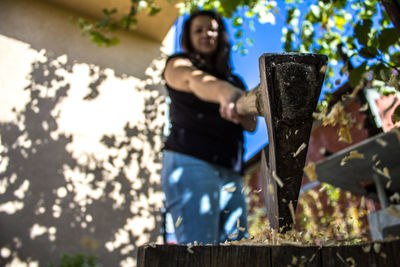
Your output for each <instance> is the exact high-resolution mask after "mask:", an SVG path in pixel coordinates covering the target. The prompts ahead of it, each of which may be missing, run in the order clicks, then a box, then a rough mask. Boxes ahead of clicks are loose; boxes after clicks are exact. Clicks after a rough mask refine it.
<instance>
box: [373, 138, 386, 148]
mask: <svg viewBox="0 0 400 267" xmlns="http://www.w3.org/2000/svg"><path fill="white" fill-rule="evenodd" d="M376 142H377V143H378V144H380V145H381V146H382V147H386V146H387V142H386V141H385V140H383V139H382V138H377V139H376Z"/></svg>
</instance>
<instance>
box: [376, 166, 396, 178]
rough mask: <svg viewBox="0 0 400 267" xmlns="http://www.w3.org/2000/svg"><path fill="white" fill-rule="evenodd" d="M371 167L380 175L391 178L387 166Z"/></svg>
mask: <svg viewBox="0 0 400 267" xmlns="http://www.w3.org/2000/svg"><path fill="white" fill-rule="evenodd" d="M372 169H373V170H374V171H376V172H377V173H379V174H380V175H382V176H384V177H386V178H388V179H391V178H390V174H389V169H388V168H387V167H384V168H383V169H382V170H381V169H379V168H376V167H375V166H373V167H372Z"/></svg>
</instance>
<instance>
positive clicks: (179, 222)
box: [175, 216, 182, 228]
mask: <svg viewBox="0 0 400 267" xmlns="http://www.w3.org/2000/svg"><path fill="white" fill-rule="evenodd" d="M181 222H182V217H181V216H179V217H178V219H177V220H176V222H175V228H178V227H179V225H180V224H181Z"/></svg>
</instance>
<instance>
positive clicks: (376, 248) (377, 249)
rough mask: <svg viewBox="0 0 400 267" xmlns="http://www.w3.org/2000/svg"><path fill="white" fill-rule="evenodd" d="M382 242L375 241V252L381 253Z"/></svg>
mask: <svg viewBox="0 0 400 267" xmlns="http://www.w3.org/2000/svg"><path fill="white" fill-rule="evenodd" d="M381 246H382V245H381V243H374V251H375V253H379V252H380V251H381Z"/></svg>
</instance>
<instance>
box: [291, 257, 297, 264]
mask: <svg viewBox="0 0 400 267" xmlns="http://www.w3.org/2000/svg"><path fill="white" fill-rule="evenodd" d="M292 264H293V265H296V264H297V257H296V256H294V255H292Z"/></svg>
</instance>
